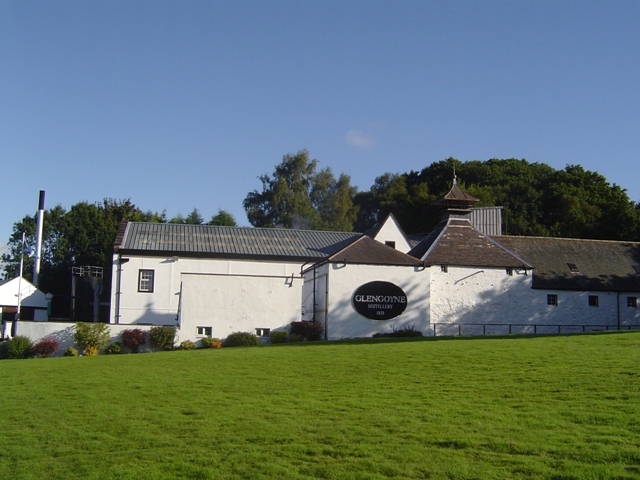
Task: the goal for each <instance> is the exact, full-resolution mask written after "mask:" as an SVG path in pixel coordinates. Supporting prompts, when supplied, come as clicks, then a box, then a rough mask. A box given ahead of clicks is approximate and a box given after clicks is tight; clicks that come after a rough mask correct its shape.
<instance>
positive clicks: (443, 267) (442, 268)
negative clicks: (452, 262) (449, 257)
mask: <svg viewBox="0 0 640 480" xmlns="http://www.w3.org/2000/svg"><path fill="white" fill-rule="evenodd" d="M440 271H441V272H442V273H447V272H448V271H449V268H447V266H446V265H440Z"/></svg>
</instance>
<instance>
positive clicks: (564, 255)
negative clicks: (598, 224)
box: [492, 236, 640, 292]
mask: <svg viewBox="0 0 640 480" xmlns="http://www.w3.org/2000/svg"><path fill="white" fill-rule="evenodd" d="M492 238H493V239H494V240H495V241H496V242H499V243H500V244H501V245H503V246H504V247H505V248H507V249H509V250H510V251H512V252H514V253H515V254H516V255H518V256H521V257H523V258H524V259H526V260H527V261H528V262H529V263H531V264H532V265H533V268H534V270H533V288H541V289H551V290H591V291H610V292H640V271H637V270H636V268H634V265H635V266H637V268H638V270H640V243H637V242H619V241H608V240H581V239H574V238H550V237H511V236H495V237H492ZM569 263H571V264H575V267H576V268H577V272H575V273H574V272H572V271H571V268H570V267H569V265H568V264H569Z"/></svg>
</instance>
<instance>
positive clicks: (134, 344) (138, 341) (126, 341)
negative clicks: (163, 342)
mask: <svg viewBox="0 0 640 480" xmlns="http://www.w3.org/2000/svg"><path fill="white" fill-rule="evenodd" d="M120 336H121V337H122V344H123V345H124V346H125V347H127V348H129V349H130V350H131V351H132V352H133V353H138V349H139V348H140V347H141V346H142V345H144V344H145V343H146V341H147V332H145V331H144V330H140V329H139V328H133V329H130V330H123V331H122V333H121V334H120Z"/></svg>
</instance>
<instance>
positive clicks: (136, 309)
mask: <svg viewBox="0 0 640 480" xmlns="http://www.w3.org/2000/svg"><path fill="white" fill-rule="evenodd" d="M126 258H128V259H129V261H128V262H127V263H125V264H123V265H122V276H121V279H120V292H121V295H119V297H120V303H119V306H118V301H117V298H116V297H117V296H118V289H117V276H118V266H117V256H114V264H113V285H112V298H111V316H110V319H111V322H112V323H120V324H156V325H175V324H176V321H177V318H178V305H179V302H180V288H181V283H182V282H183V275H187V274H190V275H198V274H204V275H217V276H224V277H226V278H231V277H244V276H255V277H282V278H284V277H288V278H291V276H292V275H293V276H294V277H295V276H298V277H299V275H300V264H296V263H282V262H254V261H238V260H215V259H202V258H184V257H181V258H179V259H177V260H175V259H172V258H171V257H167V258H162V257H158V258H150V257H139V256H127V257H126ZM141 269H150V270H154V291H153V292H152V293H147V292H138V272H139V271H140V270H141ZM239 285H240V284H239V283H234V282H226V283H224V282H223V283H219V284H218V286H217V288H219V289H220V291H221V292H222V293H221V295H222V296H224V297H225V298H228V299H230V301H231V299H233V298H236V297H238V295H240V294H241V292H240V291H238V290H237V288H238V287H239ZM301 286H302V283H301V282H295V283H294V286H293V289H297V296H296V302H295V305H296V308H297V309H298V310H299V309H300V289H301ZM194 287H195V286H194V283H193V282H190V286H189V288H194ZM183 293H184V294H187V295H189V299H190V300H189V301H193V295H191V294H190V292H188V291H187V290H186V289H185V287H184V286H183ZM205 296H206V294H205ZM182 306H183V307H185V306H187V305H186V303H185V302H184V300H183V302H182ZM118 307H119V308H118ZM187 308H190V307H188V306H187ZM197 308H202V307H201V306H198V307H197ZM192 313H193V310H191V313H189V314H190V315H191V314H192ZM197 315H200V313H198V314H197ZM198 318H200V317H198Z"/></svg>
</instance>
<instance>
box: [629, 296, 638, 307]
mask: <svg viewBox="0 0 640 480" xmlns="http://www.w3.org/2000/svg"><path fill="white" fill-rule="evenodd" d="M627 307H629V308H638V297H627Z"/></svg>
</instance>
